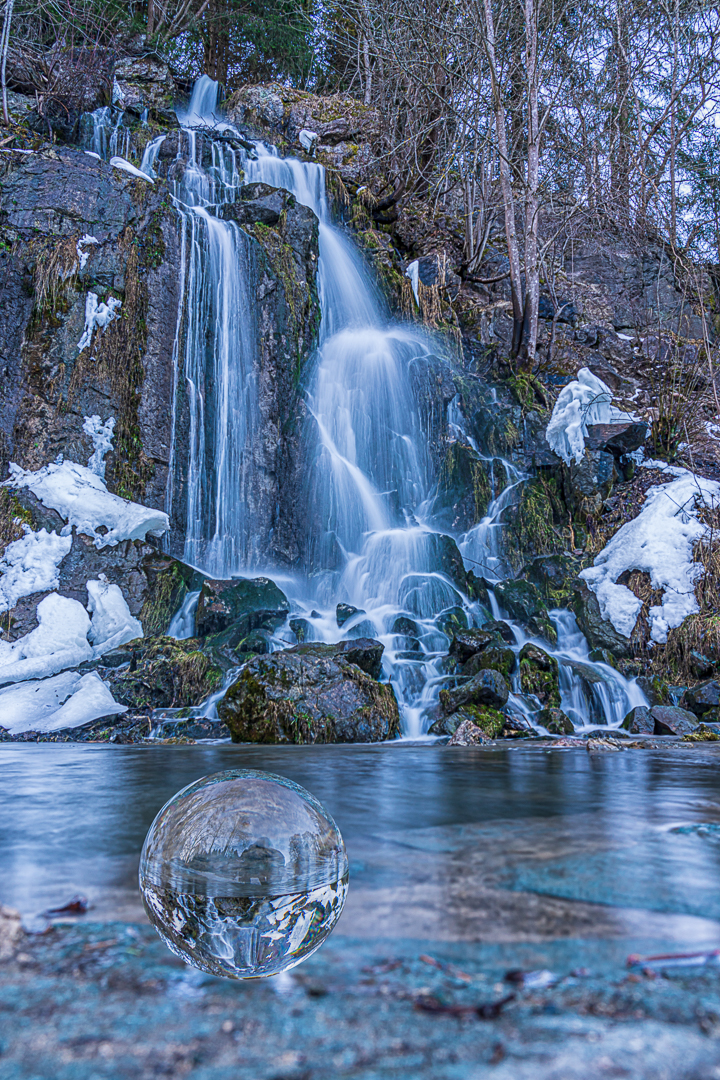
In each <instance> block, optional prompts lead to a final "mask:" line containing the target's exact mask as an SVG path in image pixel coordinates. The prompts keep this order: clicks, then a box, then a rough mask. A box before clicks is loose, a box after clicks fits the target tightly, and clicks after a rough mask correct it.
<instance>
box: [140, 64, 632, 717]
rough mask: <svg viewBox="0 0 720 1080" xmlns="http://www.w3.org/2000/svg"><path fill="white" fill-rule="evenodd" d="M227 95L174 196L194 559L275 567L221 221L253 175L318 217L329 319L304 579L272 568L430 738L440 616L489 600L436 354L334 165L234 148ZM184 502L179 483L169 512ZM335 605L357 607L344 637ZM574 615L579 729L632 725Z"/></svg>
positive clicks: (244, 337) (317, 623)
mask: <svg viewBox="0 0 720 1080" xmlns="http://www.w3.org/2000/svg"><path fill="white" fill-rule="evenodd" d="M216 102H217V84H215V83H213V82H212V80H210V79H208V78H207V77H206V76H204V77H203V78H202V79H201V80H199V82H198V83H197V84H196V87H195V90H194V92H193V95H192V98H191V101H190V104H189V106H188V109H187V111H186V112H185V114H184V115H182V116H181V123H182V124H183V130H184V133H185V136H184V137H185V138H186V139H187V143H188V147H189V152H188V155H187V165H186V168H185V171H184V177H183V180H182V182H181V184H180V185H179V186H178V187H177V188H176V191H175V199H176V205H177V208H178V211H179V213H180V216H181V219H182V230H183V233H182V270H181V272H182V276H183V291H184V297H185V304H184V309H183V313H182V315H181V318H180V321H179V325H178V338H177V357H176V359H177V370H178V371H179V372H182V374H183V375H184V377H185V385H186V387H187V394H188V403H189V417H190V420H189V425H190V431H189V459H188V465H187V499H186V502H187V513H186V536H185V553H184V557H185V559H186V561H188V562H190V563H192V564H193V565H195V566H197V567H199V568H201V569H203V570H204V571H206V572H209V573H211V574H212V575H213V576H215V577H229V576H232V575H240V574H242V573H251V572H252V571H253V570H255V571H256V572H257V569H258V568H259V567H260V565H261V563H262V559H263V552H262V551H260V550H259V547H258V539H257V536H256V535H255V532H254V530H253V515H252V482H253V472H252V461H251V460H250V459H249V447H250V445H251V443H252V438H253V435H254V433H255V429H256V426H257V422H258V406H257V390H256V373H255V361H256V358H255V352H254V339H255V333H254V317H253V306H252V303H251V300H250V294H249V291H248V282H250V281H251V280H252V269H253V267H252V258H251V255H250V248H249V245H248V242H247V239H246V237H245V234H244V233H243V232H242V230H240V229H239V228H238V227H237V226H236V225H234V224H233V223H232V222H229V221H224V220H223V219H222V211H221V207H222V204H224V203H228V202H232V201H234V199H235V197H236V192H237V189H238V187H239V185H240V183H241V179H242V174H243V173H244V179H245V182H248V183H252V182H263V183H266V184H269V185H271V186H272V187H279V188H284V189H286V190H288V191H290V192H291V193H292V194H293V195H294V196H295V198H296V199H297V201H298V202H299V203H301V204H303V205H305V206H308V207H310V208H311V209H312V210H313V211H314V213H315V214H316V216H317V218H318V220H319V251H320V260H319V269H318V291H319V296H320V304H321V313H322V324H321V333H320V343H319V349H318V353H317V356H316V358H315V361H314V364H313V367H312V372H311V375H310V377H309V378H308V380H307V385H306V386H305V392H306V400H307V405H308V412H309V417H310V419H309V423H308V428H307V431H306V433H305V440H304V443H305V445H304V452H305V455H306V463H307V469H306V476H307V490H306V497H307V506H308V507H311V508H312V513H310V512H309V513H308V517H307V528H306V537H305V547H304V564H305V573H304V574H296V575H294V576H292V575H289V574H288V573H287V571H281V570H280V571H278V570H277V568H276V572H274V573H273V572H272V568H271V567H268V566H267V565H265V566H263V569H265V570H267V571H268V572H269V573H272V576H273V577H275V579H276V580H277V581H278V582H279V583H280V584H281V585H282V587H283V589H284V590H285V591H286V593H287V594H288V597H289V599H290V600H291V602H292V604H293V607H294V616H295V617H296V618H297V617H299V616H303V617H304V618H305V625H306V627H307V630H306V640H319V641H336V640H337V639H338V638H339V637H341V636H344V637H353V636H373V637H376V638H379V639H380V640H381V641H382V642H383V644H384V645H385V654H384V661H383V662H384V668H385V673H386V675H387V676H388V677H389V678H390V679H391V681H392V683H393V685H394V687H395V690H396V693H397V696H398V700H399V703H400V707H401V714H402V718H403V725H404V731H405V733H406V735H411V736H418V735H421V734H422V733H423V731H425V730H426V728H427V726H428V724H429V723H430V719H429V718H428V715H429V711H430V709H431V706H432V705H433V704H434V703H436V701H437V692H438V686H439V683H440V682H441V681H442V680H443V679H445V680H446V679H447V676H444V675H443V673H442V659H441V658H442V656H443V654H445V653H446V652H447V648H448V640H449V639H448V637H447V635H446V634H445V633H444V632H443V630H442V619H440V620H438V616H440V615H441V614H442V613H443V612H447V611H448V609H455V610H457V609H458V608H462V609H464V610H465V612H466V613H467V614H468V616H469V618H470V619H473V618H475V619H476V620H478V621H481V619H482V613H481V611H480V609H479V607H478V605H474V604H472V603H471V602H470V601H469V600H468V598H467V597H466V596H464V595H463V594H462V591H461V589H460V588H459V586H458V583H457V582H454V581H453V580H452V575H451V571H450V570H449V569H448V560H447V553H448V552H447V548H448V537H447V536H446V535H445V534H446V533H447V530H443V529H441V528H440V527H439V526H438V525H437V524H436V523H435V522H434V519H433V492H434V488H435V477H434V475H433V468H432V463H431V461H430V457H429V453H428V449H427V447H428V442H429V438H428V433H427V432H426V431H425V430H424V427H423V421H422V415H421V409H420V408H419V404H418V401H417V398H416V384H417V382H418V379H417V378H416V377H415V376H416V374H418V373H416V371H415V368H416V366H418V365H420V366H421V365H422V364H423V363H424V364H427V363H428V361H429V358H430V357H431V354H432V349H431V347H430V341H429V339H428V338H426V336H425V335H424V334H422V333H421V332H419V331H416V330H413V329H410V328H408V327H404V326H398V325H393V324H391V323H390V322H389V320H388V318H387V316H386V314H385V312H384V311H383V308H382V304H381V302H380V301H379V298H378V297H377V296H376V294H375V292H374V289H373V286H372V283H371V280H370V278H369V275H368V274H367V272H366V270H365V268H364V266H363V264H362V262H361V260H360V258H359V256H358V254H357V252H356V251H355V249H354V248H353V247H352V245H351V244H350V243H349V242H348V241H347V240H346V239H345V237H344V236H343V235H342V234H341V232H340V231H339V230H338V229H336V228H334V227H333V225H332V224H331V221H330V215H329V212H328V206H327V200H326V196H325V176H324V170H323V168H322V167H321V166H320V165H317V164H314V163H312V162H300V161H297V160H294V159H282V158H280V157H279V156H278V155H277V153H276V151H275V150H274V149H272V148H268V147H265V146H263V145H262V144H258V145H257V147H256V157H255V158H254V159H250V158H248V157H247V156H246V155H245V154H244V153H243V152H242V151H236V150H232V149H229V147H228V144H227V142H226V141H217V140H215V141H212V131H215V132H220V131H222V132H227V131H233V130H234V129H232V126H231V125H229V124H227V123H226V122H225V121H224V120H223V119H222V118H221V117H219V116H218V115H217V114H216V108H217V106H216ZM200 127H202V128H205V129H206V130H207V129H211V130H210V134H209V137H210V140H211V142H212V164H211V165H209V166H206V167H203V163H202V162H201V161H199V160H198V153H197V140H196V130H197V129H198V128H200ZM236 134H239V133H236ZM156 141H157V140H156ZM146 153H147V154H148V160H147V162H145V164H146V165H147V166H148V168H149V169H152V168H153V166H154V162H155V157H151V155H153V154H154V155H156V154H157V149H156V148H155V147H153V149H152V151H151V150H148V151H147V152H146ZM213 211H214V212H213ZM447 420H448V430H449V433H450V436H451V437H453V436H454V437H463V430H462V416H461V413H460V410H459V409H458V408H457V406H456V404H455V403H453V405H451V407H450V410H449V414H448V417H447ZM465 441H468V440H467V439H466V438H465ZM475 449H476V450H477V448H476V447H475ZM502 466H503V467H504V470H505V476H506V477H507V481H508V482H507V483H506V484H504V485H503V488H502V490H501V491H497V492H496V497H495V498H494V500H493V501H492V502H491V504H490V507H489V509H488V512H487V515H486V517H485V518H484V519H483V521H481V522H480V523H479V524H478V525H476V526H475V527H474V528H473V529H471V530H470V531H469V532H468V533H467V534H465V535H464V536H458V537H457V538H456V539H457V540H458V544H459V548H460V551H461V552H462V555H463V557H464V558H465V559H466V560H467V562H468V563H469V564H470V566H471V568H472V569H474V570H475V571H476V573H480V574H482V575H483V576H484V577H486V579H487V580H489V581H493V580H499V579H500V578H502V577H503V576H506V574H507V569H506V567H505V565H504V563H503V558H502V549H501V543H500V533H501V527H502V521H501V515H502V512H503V510H504V509H505V508H506V507H507V506H508V505H509V503H510V502H511V500H512V498H513V492H514V489H515V488H516V487H517V486H518V485H519V484H520V483H522V480H523V475H522V474H521V473H520V472H519V471H518V469H517V468H516V467H515V466H513V465H512V464H511V463H510V462H503V463H502ZM170 473H171V476H172V473H173V469H172V468H171V470H170ZM173 497H174V492H173V490H172V487H171V488H170V489H169V493H168V501H169V503H170V504H172V500H173ZM168 509H172V506H171V505H170V506H169V507H168ZM478 568H479V569H478ZM338 603H345V604H350V605H352V606H353V607H355V608H357V609H358V610H357V612H356V613H355V614H354V615H353V616H351V617H350V618H349V619H348V620H347V622H345V624H344V625H343V627H342V629H340V628H339V625H338V621H337V619H336V613H335V607H336V605H337V604H338ZM190 614H191V613H190V609H189V607H188V609H187V610H186V611H184V612H182V613H178V626H177V628H176V631H182V632H183V633H184V632H185V631H186V629H187V626H188V625H189V618H190ZM496 614H498V615H502V612H500V611H499V609H498V610H497V611H496ZM571 620H572V616H569V615H568V614H567V613H558V614H556V623H557V626H558V631H559V641H558V647H557V649H556V650H551V649H549V647H548V644H547V643H546V642H542V643H540V644H541V645H542V647H543V648H544V649H546V651H550V652H554V654H555V655H557V657H558V659H559V660H560V663H561V672H562V674H561V682H562V686H561V689H562V702H563V706H564V707H565V708H566V710H568V711H569V712H570V713H571V714H572V715H573V718H574V719H575V720H576V722H577V723H578V724H584V723H588V722H591V721H592V720H593V718H594V717H595V716H597V718H598V721H599V722H601V723H602V722H603V721H604V722H606V723H608V722H609V723H619V722H620V720H621V719H622V717H623V716H624V715H625V713H626V712H627V710H628V708H630V707H632V705H634V704H639V703H641V702H640V699H642V701H644V698H643V697H642V694H641V693H640V691H639V690H638V689H637V687H635V686H634V684H631V683H628V681H627V680H625V679H623V677H622V676H620V675H619V674H618V673H617V672H615V671H614V670H613V669H611V668H609V667H607V665H602V664H595V665H593V664H592V663H591V662H590V660H589V657H588V656H587V645H586V643H585V641H584V638H582V635H579V632H578V631H577V628H576V627H574V626H573V623H574V620H572V622H571ZM438 622H440V626H438ZM513 625H514V624H513ZM514 632H515V634H516V637H517V648H518V650H519V648H520V646H521V645H522V644H523V642H524V641H526V640H528V639H527V637H526V635H525V634H524V633H523V631H522V630H521V629H520V628H518V627H515V626H514ZM178 636H179V634H178ZM578 637H579V638H580V639H582V642H581V643H580V642H579V641H578V640H576V639H577V638H578ZM291 640H293V637H292V635H291V632H290V631H289V630H288V631H285V632H284V633H283V632H281V633H280V635H279V638H278V645H279V646H281V647H282V645H286V644H289V643H290V642H291ZM583 669H584V674H585V677H583V674H582V670H583ZM588 687H590V690H589V691H588ZM588 694H589V697H588ZM635 698H638V700H635ZM510 703H511V706H513V707H514V709H515V711H516V713H517V714H519V715H525V716H530V715H531V714H532V712H533V711H535V710H536V709H537V708H538V705H537V703H534V702H532V701H529V700H525V699H523V698H522V696H521V695H513V696H512V697H511V702H510Z"/></svg>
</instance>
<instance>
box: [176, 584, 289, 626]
mask: <svg viewBox="0 0 720 1080" xmlns="http://www.w3.org/2000/svg"><path fill="white" fill-rule="evenodd" d="M289 612H290V604H289V603H288V600H287V597H286V596H285V594H284V593H283V592H281V591H280V589H278V587H277V585H276V584H275V582H274V581H271V580H270V579H269V578H262V577H260V578H252V579H247V580H245V579H239V580H232V581H215V580H206V581H204V582H203V587H202V589H201V591H200V598H199V599H198V606H197V614H196V616H195V625H196V628H197V634H198V637H206V636H207V635H208V634H219V633H221V632H222V631H223V630H227V629H228V628H229V627H230V626H235V627H237V632H238V634H239V635H240V636H241V637H244V636H246V635H247V634H249V633H250V631H251V630H260V629H263V630H274V629H276V628H277V627H278V626H280V625H281V624H282V623H283V622H284V621H285V619H286V618H287V616H288V614H289Z"/></svg>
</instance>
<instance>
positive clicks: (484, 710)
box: [461, 705, 505, 739]
mask: <svg viewBox="0 0 720 1080" xmlns="http://www.w3.org/2000/svg"><path fill="white" fill-rule="evenodd" d="M461 711H462V712H463V714H466V715H467V716H468V717H469V718H470V719H471V720H472V722H473V723H474V724H477V726H478V727H479V728H480V730H481V731H482V732H484V734H485V735H487V736H488V738H490V739H497V738H499V736H500V733H501V732H502V729H503V727H504V726H505V716H504V715H503V713H501V712H500V711H499V710H498V709H492V708H491V707H490V706H489V705H464V706H463V708H462V710H461Z"/></svg>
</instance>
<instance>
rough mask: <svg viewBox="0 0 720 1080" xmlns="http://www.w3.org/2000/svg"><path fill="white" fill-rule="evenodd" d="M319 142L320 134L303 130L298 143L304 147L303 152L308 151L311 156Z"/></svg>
mask: <svg viewBox="0 0 720 1080" xmlns="http://www.w3.org/2000/svg"><path fill="white" fill-rule="evenodd" d="M317 141H318V134H317V132H316V131H310V130H309V128H303V129H302V131H301V132H300V134H299V135H298V142H299V143H300V145H301V146H302V148H303V150H306V151H307V153H308V154H309V153H310V152H311V151H312V148H313V147H314V146H315V143H316V142H317Z"/></svg>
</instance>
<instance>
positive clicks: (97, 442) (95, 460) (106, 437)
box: [83, 414, 115, 480]
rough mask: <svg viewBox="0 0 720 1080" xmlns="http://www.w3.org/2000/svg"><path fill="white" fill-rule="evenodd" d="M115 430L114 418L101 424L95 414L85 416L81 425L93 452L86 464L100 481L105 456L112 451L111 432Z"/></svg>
mask: <svg viewBox="0 0 720 1080" xmlns="http://www.w3.org/2000/svg"><path fill="white" fill-rule="evenodd" d="M114 430H115V417H114V416H111V417H109V419H107V420H106V421H105V423H104V424H103V422H102V421H101V419H100V417H99V416H98V415H97V414H96V415H95V416H86V417H85V421H84V423H83V431H84V432H85V434H86V435H89V436H90V438H91V439H92V444H93V446H94V448H95V449H94V452H93V455H92V457H91V458H90V460H89V461H88V463H87V467H88V469H89V470H90V472H93V473H95V475H96V476H99V477H100V478H101V479H102V480H104V479H105V455H106V454H109V453H110V451H111V450H112V439H113V431H114Z"/></svg>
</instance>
